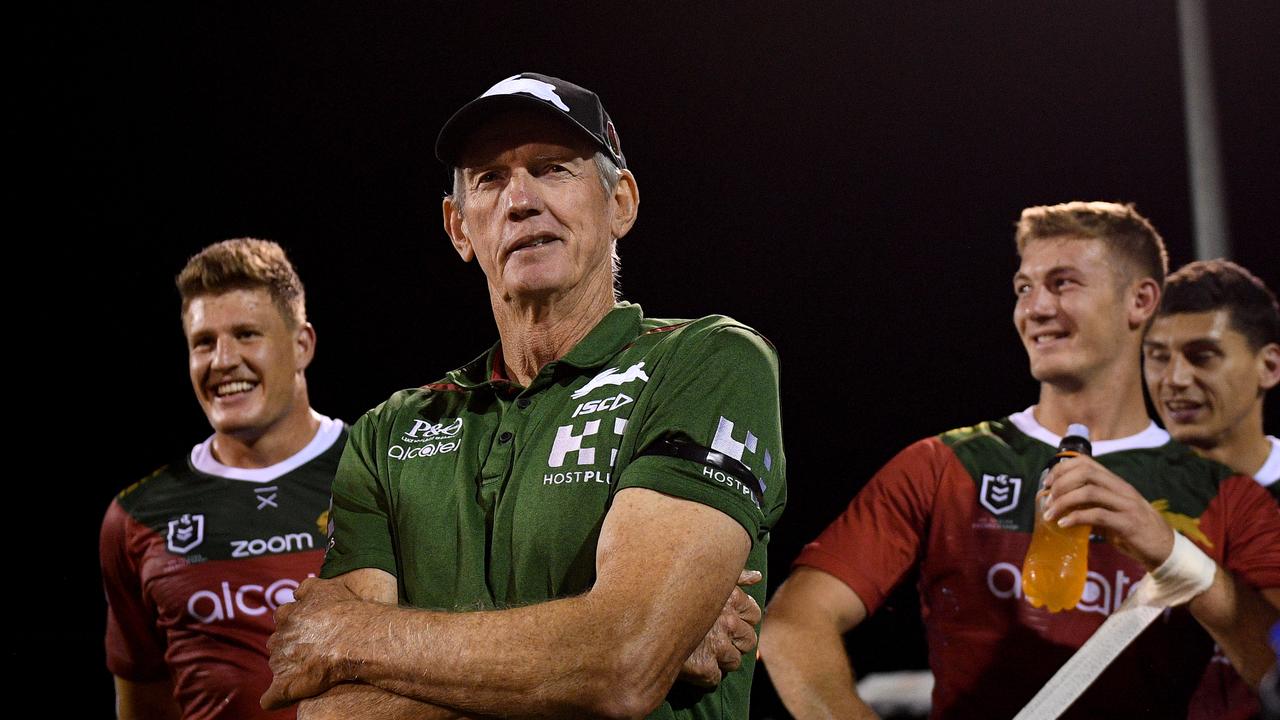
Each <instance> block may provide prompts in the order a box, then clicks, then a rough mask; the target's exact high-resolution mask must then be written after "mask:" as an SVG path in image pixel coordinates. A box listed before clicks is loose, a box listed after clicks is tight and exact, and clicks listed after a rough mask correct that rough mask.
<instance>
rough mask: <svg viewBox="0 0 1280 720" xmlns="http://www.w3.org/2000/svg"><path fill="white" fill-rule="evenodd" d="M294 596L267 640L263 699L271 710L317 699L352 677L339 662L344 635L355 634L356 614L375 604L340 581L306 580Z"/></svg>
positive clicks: (279, 610)
mask: <svg viewBox="0 0 1280 720" xmlns="http://www.w3.org/2000/svg"><path fill="white" fill-rule="evenodd" d="M293 597H294V602H291V603H286V604H284V605H281V606H280V607H279V608H277V609H276V613H275V620H276V631H275V632H274V633H273V634H272V635H271V638H270V639H269V640H268V641H267V649H268V650H269V651H270V652H271V659H270V665H271V673H272V675H273V677H272V680H271V686H270V687H268V688H267V691H266V692H265V693H263V695H262V699H261V700H260V702H261V704H262V707H263V708H264V709H267V710H275V709H278V708H282V707H285V706H288V705H292V704H293V703H295V702H297V701H299V700H303V699H306V698H309V697H315V696H316V695H319V694H321V693H323V692H324V691H326V690H328V689H329V688H331V687H333V686H334V685H336V684H338V683H340V682H342V681H344V680H348V679H350V678H347V677H344V676H343V674H342V667H341V663H339V662H337V661H336V660H335V658H337V657H340V656H341V655H340V652H339V651H338V650H337V648H338V646H339V643H340V640H341V638H342V636H343V635H344V634H350V633H351V632H352V628H353V625H352V621H353V620H355V618H354V617H353V616H357V615H359V614H361V613H362V612H363V611H365V610H366V608H367V607H368V606H369V605H371V604H370V603H366V602H364V601H363V600H361V599H360V598H359V597H358V596H357V595H356V594H355V593H353V592H351V590H350V589H348V588H347V586H346V584H345V583H344V582H342V581H341V580H321V579H319V578H308V579H306V580H304V581H303V582H302V584H301V585H299V586H298V589H297V590H296V591H294V593H293ZM355 627H359V625H355ZM344 628H345V629H346V633H344V632H343V629H344Z"/></svg>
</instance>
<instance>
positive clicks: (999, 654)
mask: <svg viewBox="0 0 1280 720" xmlns="http://www.w3.org/2000/svg"><path fill="white" fill-rule="evenodd" d="M1059 441H1060V438H1059V437H1057V436H1055V435H1053V434H1052V433H1050V432H1049V431H1048V430H1046V429H1045V428H1043V427H1041V426H1040V425H1039V424H1038V423H1036V421H1035V419H1034V417H1033V415H1032V412H1031V410H1027V411H1025V412H1022V413H1017V414H1016V415H1013V416H1010V417H1008V418H1005V419H1003V420H999V421H996V422H986V423H982V424H980V425H976V426H973V427H969V428H962V429H959V430H954V431H951V432H948V433H944V434H942V435H940V436H937V437H934V438H929V439H926V440H922V441H920V442H917V443H915V444H913V445H911V446H909V447H908V448H907V449H905V450H904V451H902V452H901V453H899V454H898V456H897V457H895V458H894V459H893V460H891V461H890V462H889V464H888V465H886V466H885V467H884V468H883V469H881V470H880V472H878V473H877V474H876V475H875V477H873V478H872V480H871V481H870V482H869V483H868V484H867V486H866V487H865V488H863V489H862V491H861V492H859V493H858V495H857V496H856V497H855V498H854V499H853V501H852V502H851V503H850V505H849V507H848V509H847V510H846V511H845V512H844V513H843V514H842V515H841V516H840V517H838V518H836V520H835V521H834V522H833V523H832V524H831V525H830V526H829V527H828V528H827V529H826V530H825V531H824V532H823V533H822V534H821V535H820V536H819V537H818V538H817V539H816V540H815V541H814V542H812V543H810V544H809V545H808V546H806V547H805V549H804V550H803V551H802V553H801V555H800V557H799V558H798V559H797V560H796V564H797V565H806V566H811V567H815V568H818V569H821V570H823V571H826V572H828V573H830V574H831V575H834V576H835V577H837V578H839V579H841V580H842V581H844V582H845V583H846V584H848V585H849V587H850V588H852V589H853V591H854V592H856V593H857V594H858V597H859V598H860V599H861V600H862V601H863V603H865V604H866V606H867V609H868V611H869V612H874V611H875V609H876V608H877V607H879V606H880V604H881V603H882V602H883V601H884V598H885V596H887V595H888V594H889V592H890V591H891V590H892V589H893V587H894V586H895V585H897V583H898V582H899V581H900V580H901V579H902V578H903V577H904V576H905V575H906V574H907V572H908V571H909V570H910V569H911V568H912V567H915V566H918V567H919V569H920V581H919V592H920V600H921V609H922V616H923V620H924V623H925V630H926V636H927V639H928V644H929V664H930V667H931V668H932V670H933V673H934V676H935V685H934V693H933V711H932V713H933V715H932V716H933V717H934V718H979V717H981V718H1008V717H1013V716H1014V715H1015V714H1016V713H1017V711H1018V710H1019V709H1021V708H1022V706H1023V705H1025V704H1026V703H1027V701H1029V700H1030V699H1031V697H1032V696H1033V695H1034V694H1035V693H1036V691H1037V690H1039V688H1040V687H1041V686H1043V685H1044V684H1045V682H1047V681H1048V680H1049V678H1050V677H1051V676H1052V675H1053V673H1054V672H1056V671H1057V669H1058V668H1059V667H1060V666H1061V665H1062V664H1063V663H1064V662H1065V661H1066V660H1067V658H1069V657H1070V656H1071V655H1072V654H1073V653H1074V652H1075V651H1076V649H1077V648H1078V647H1080V645H1081V644H1083V643H1084V641H1085V640H1086V639H1087V638H1088V637H1089V636H1090V635H1092V634H1093V632H1094V631H1095V630H1097V628H1098V626H1100V625H1101V624H1102V623H1103V622H1104V621H1105V620H1106V619H1107V616H1108V615H1110V614H1111V613H1112V612H1115V610H1116V609H1117V608H1118V607H1119V606H1120V604H1121V603H1122V602H1123V601H1124V599H1125V598H1126V597H1128V595H1129V593H1130V592H1132V589H1133V586H1134V584H1135V583H1137V582H1138V580H1140V579H1141V578H1142V577H1143V575H1145V574H1146V573H1145V570H1144V569H1143V567H1142V566H1141V565H1140V564H1139V563H1137V562H1136V561H1134V560H1132V559H1130V558H1129V557H1127V556H1125V555H1124V554H1122V553H1120V552H1119V551H1118V550H1116V549H1115V548H1114V547H1112V546H1111V545H1110V544H1108V543H1106V542H1105V541H1103V540H1101V539H1100V538H1098V537H1094V538H1092V542H1091V543H1090V547H1089V574H1088V582H1087V585H1086V587H1085V594H1084V598H1083V599H1082V600H1081V601H1080V603H1079V604H1078V605H1077V606H1076V607H1075V608H1074V609H1072V610H1068V611H1064V612H1059V613H1051V612H1049V611H1048V610H1046V609H1043V608H1035V607H1032V605H1031V604H1030V603H1028V602H1027V600H1026V599H1025V598H1024V597H1023V596H1022V583H1021V580H1022V578H1021V568H1022V560H1023V557H1024V556H1025V555H1026V551H1027V547H1028V546H1029V545H1030V540H1031V530H1032V527H1033V525H1034V516H1035V507H1034V504H1035V491H1036V489H1037V483H1038V480H1039V476H1040V472H1041V470H1042V469H1043V468H1044V467H1045V465H1046V464H1047V463H1048V461H1049V460H1050V458H1052V457H1053V455H1054V452H1055V450H1056V447H1057V445H1058V443H1059ZM1093 451H1094V456H1095V458H1096V459H1097V460H1098V462H1099V463H1101V464H1102V465H1103V466H1105V467H1107V468H1108V469H1109V470H1111V471H1112V472H1114V473H1116V474H1117V475H1119V476H1120V477H1122V478H1124V479H1125V480H1127V481H1128V482H1129V483H1130V484H1132V485H1133V486H1134V487H1135V488H1136V489H1137V490H1138V491H1139V492H1140V493H1141V494H1142V495H1143V497H1145V498H1147V499H1148V500H1149V501H1151V503H1152V504H1153V505H1154V506H1155V507H1156V508H1157V509H1158V510H1159V511H1160V512H1161V514H1162V515H1163V516H1164V517H1165V519H1166V520H1167V521H1168V522H1169V524H1170V525H1171V526H1173V527H1174V528H1175V529H1177V530H1178V531H1179V532H1181V533H1182V534H1184V535H1185V536H1186V537H1187V538H1188V539H1190V540H1192V541H1193V542H1195V543H1196V544H1197V545H1198V546H1199V547H1200V548H1201V549H1202V550H1204V551H1205V552H1206V553H1208V554H1209V555H1210V556H1211V557H1213V559H1214V560H1215V561H1217V562H1218V563H1219V564H1220V565H1222V566H1223V567H1225V568H1226V569H1227V570H1229V571H1230V572H1232V573H1234V574H1236V575H1237V576H1239V577H1242V578H1244V580H1245V581H1246V582H1248V583H1249V584H1251V585H1253V586H1255V587H1263V588H1267V587H1280V509H1278V507H1277V504H1276V503H1275V502H1274V501H1273V500H1272V498H1271V497H1270V496H1269V495H1268V494H1267V492H1266V490H1264V489H1263V488H1262V487H1261V486H1260V485H1259V484H1258V483H1256V482H1254V481H1253V479H1252V478H1249V477H1247V476H1244V475H1238V474H1233V473H1232V472H1231V471H1230V470H1229V469H1227V468H1226V467H1224V466H1222V465H1219V464H1217V463H1214V462H1211V461H1208V460H1204V459H1202V458H1200V457H1198V456H1196V455H1195V454H1194V453H1192V452H1191V451H1190V450H1189V449H1188V448H1186V447H1184V446H1183V445H1180V444H1178V443H1176V442H1172V441H1170V439H1169V436H1168V434H1167V433H1165V432H1164V431H1163V430H1160V429H1159V428H1157V427H1156V426H1155V425H1154V424H1152V425H1151V426H1150V427H1148V429H1147V430H1145V431H1143V432H1141V433H1139V434H1137V435H1134V436H1131V437H1128V438H1122V439H1119V440H1107V441H1100V442H1095V443H1094V444H1093ZM1212 650H1213V641H1212V640H1211V639H1210V637H1209V635H1208V633H1206V632H1205V631H1204V630H1203V629H1202V628H1201V627H1200V625H1199V624H1198V623H1197V622H1196V621H1195V619H1194V618H1193V617H1192V616H1191V614H1190V612H1189V611H1188V610H1187V608H1186V606H1182V607H1179V608H1175V609H1172V610H1169V611H1168V612H1166V613H1165V614H1164V616H1163V617H1161V618H1157V620H1156V621H1155V623H1154V624H1153V625H1152V626H1151V627H1149V628H1147V630H1146V631H1144V632H1143V634H1142V635H1141V636H1139V638H1138V639H1137V640H1135V641H1134V643H1133V644H1132V645H1130V646H1129V647H1128V648H1127V649H1126V650H1125V651H1124V652H1123V653H1121V654H1120V656H1119V657H1118V658H1117V659H1116V660H1115V662H1114V663H1113V664H1112V665H1111V667H1109V668H1108V669H1107V670H1106V671H1105V672H1104V673H1103V674H1102V675H1101V676H1100V677H1099V678H1098V680H1097V681H1095V682H1094V684H1093V685H1092V687H1090V689H1089V690H1088V691H1086V692H1085V694H1084V695H1082V696H1081V697H1080V699H1078V700H1077V701H1076V702H1075V703H1074V704H1073V705H1072V706H1071V708H1070V709H1069V710H1068V711H1067V712H1066V713H1065V714H1064V715H1063V717H1064V718H1140V717H1141V718H1148V717H1149V718H1183V717H1186V713H1187V706H1188V700H1189V698H1190V696H1191V693H1192V691H1193V690H1194V689H1195V687H1196V684H1197V682H1198V681H1199V679H1200V676H1201V674H1202V673H1203V671H1204V669H1205V665H1206V663H1207V661H1208V659H1209V657H1210V654H1211V653H1212Z"/></svg>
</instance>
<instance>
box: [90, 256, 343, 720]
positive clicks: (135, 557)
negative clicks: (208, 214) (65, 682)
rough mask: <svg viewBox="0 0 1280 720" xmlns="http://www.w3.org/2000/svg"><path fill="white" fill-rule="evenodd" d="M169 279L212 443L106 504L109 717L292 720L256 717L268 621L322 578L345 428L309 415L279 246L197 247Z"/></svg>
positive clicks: (300, 305) (264, 676)
mask: <svg viewBox="0 0 1280 720" xmlns="http://www.w3.org/2000/svg"><path fill="white" fill-rule="evenodd" d="M177 282H178V289H179V292H180V294H181V296H182V326H183V331H184V334H185V336H186V339H187V355H188V361H189V363H188V364H189V370H190V375H191V386H192V389H194V390H195V394H196V399H197V400H198V401H199V402H200V407H201V409H203V410H204V413H205V417H206V418H208V420H209V424H210V425H211V426H212V427H213V435H211V436H210V437H209V438H208V439H207V440H205V441H204V442H202V443H200V444H199V445H196V446H195V448H193V449H192V450H191V452H190V453H189V454H188V455H187V456H186V457H183V458H182V459H181V460H179V461H177V462H174V463H172V464H170V465H168V466H165V467H163V468H161V469H159V470H157V471H156V472H155V473H154V474H153V475H151V476H150V477H148V478H147V479H145V480H143V481H141V482H139V483H136V484H134V485H133V486H131V487H129V488H128V489H127V490H125V491H124V492H122V493H120V495H119V496H118V497H117V498H116V499H115V500H114V501H113V502H112V503H111V506H110V507H109V508H108V510H107V514H106V518H105V519H104V520H103V524H102V538H101V545H100V552H101V561H102V575H103V581H104V584H105V586H106V591H107V601H108V609H107V639H106V645H107V667H108V669H109V670H111V672H112V673H113V674H114V675H115V678H116V704H117V713H118V715H119V717H121V718H177V717H183V718H253V717H290V716H291V715H292V711H288V712H284V713H264V712H263V710H262V709H261V707H260V706H259V705H258V696H259V695H261V694H262V691H263V690H265V689H266V687H267V685H268V684H269V683H270V681H271V672H270V669H269V668H268V666H267V650H266V641H267V637H268V636H269V635H270V634H271V631H272V629H273V628H274V626H273V623H272V622H271V611H272V610H273V609H274V608H276V607H278V606H279V605H280V604H282V603H286V602H289V601H290V600H292V598H293V589H294V588H296V587H298V584H299V583H300V582H302V581H303V580H305V579H306V578H307V577H308V576H309V575H314V574H315V573H316V572H318V571H319V569H320V560H321V553H322V551H323V548H324V539H325V532H326V530H327V527H326V526H327V515H328V506H329V487H330V484H331V482H332V479H333V474H334V472H335V470H336V468H337V463H338V457H339V456H340V454H341V452H342V448H343V445H344V442H345V439H346V430H345V428H344V427H343V425H342V423H341V422H339V421H336V420H331V419H329V418H327V417H324V416H323V415H319V414H317V413H316V412H315V411H313V410H312V409H311V406H310V402H309V400H308V396H307V381H306V376H305V374H304V373H305V371H306V368H307V366H308V365H309V364H310V362H311V358H312V356H313V355H314V353H315V342H316V334H315V329H314V328H312V326H311V323H309V322H307V317H306V300H305V295H304V292H303V287H302V282H301V280H299V279H298V276H297V273H295V272H294V269H293V266H292V265H291V264H290V263H289V260H288V258H287V257H285V254H284V251H283V250H282V249H281V248H280V246H279V245H277V244H275V243H273V242H268V241H264V240H253V239H237V240H227V241H225V242H221V243H217V244H214V245H211V246H209V247H207V248H205V249H204V250H203V251H201V252H200V253H199V254H198V255H196V256H195V257H193V258H191V260H190V261H189V262H188V263H187V266H186V267H185V268H184V269H183V271H182V273H181V274H180V275H179V276H178V281H177Z"/></svg>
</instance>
